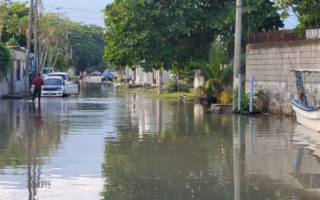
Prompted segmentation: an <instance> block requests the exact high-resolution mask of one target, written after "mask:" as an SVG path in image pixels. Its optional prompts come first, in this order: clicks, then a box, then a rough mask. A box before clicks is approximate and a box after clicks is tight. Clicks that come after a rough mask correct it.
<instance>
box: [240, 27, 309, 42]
mask: <svg viewBox="0 0 320 200" xmlns="http://www.w3.org/2000/svg"><path fill="white" fill-rule="evenodd" d="M305 38H306V35H305V30H304V29H303V30H302V29H295V30H282V31H269V32H261V33H253V34H250V35H249V36H248V37H247V39H246V40H247V43H248V44H254V43H270V42H284V41H296V40H304V39H305Z"/></svg>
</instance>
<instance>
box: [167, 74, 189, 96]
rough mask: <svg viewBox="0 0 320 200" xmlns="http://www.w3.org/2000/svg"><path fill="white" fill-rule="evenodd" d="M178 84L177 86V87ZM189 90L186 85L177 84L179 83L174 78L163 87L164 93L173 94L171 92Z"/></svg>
mask: <svg viewBox="0 0 320 200" xmlns="http://www.w3.org/2000/svg"><path fill="white" fill-rule="evenodd" d="M178 84H179V85H178ZM188 91H189V88H188V85H187V84H184V83H179V81H178V80H177V79H175V78H171V79H169V80H168V81H167V82H166V84H165V87H164V92H165V93H173V92H188Z"/></svg>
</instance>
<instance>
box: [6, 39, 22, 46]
mask: <svg viewBox="0 0 320 200" xmlns="http://www.w3.org/2000/svg"><path fill="white" fill-rule="evenodd" d="M6 45H7V46H20V45H19V42H18V41H17V40H16V39H15V38H10V40H9V41H8V42H6Z"/></svg>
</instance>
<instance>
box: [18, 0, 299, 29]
mask: <svg viewBox="0 0 320 200" xmlns="http://www.w3.org/2000/svg"><path fill="white" fill-rule="evenodd" d="M18 1H21V2H24V1H26V0H18ZM113 1H114V0H42V2H43V4H44V12H54V13H58V12H59V13H63V14H66V15H67V16H68V17H69V18H70V19H71V20H72V21H77V22H83V23H85V24H97V25H99V26H101V27H105V26H104V22H103V13H102V12H101V10H102V9H104V8H105V6H106V5H107V4H110V3H112V2H113ZM284 23H285V28H286V29H293V28H295V26H296V25H297V24H298V21H297V19H296V17H295V16H293V15H290V17H289V18H288V19H287V20H285V21H284Z"/></svg>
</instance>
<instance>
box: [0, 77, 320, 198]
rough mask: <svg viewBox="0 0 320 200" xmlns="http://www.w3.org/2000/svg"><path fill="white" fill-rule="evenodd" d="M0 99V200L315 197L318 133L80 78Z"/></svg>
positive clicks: (275, 119)
mask: <svg viewBox="0 0 320 200" xmlns="http://www.w3.org/2000/svg"><path fill="white" fill-rule="evenodd" d="M80 91H81V92H80V95H79V96H77V97H72V98H67V99H62V98H57V99H43V102H41V104H37V103H35V104H32V103H31V102H29V101H15V100H1V101H0V127H1V131H0V199H139V200H140V199H228V200H229V199H237V200H238V199H239V200H240V199H318V198H319V195H320V194H319V191H320V190H319V189H320V181H319V179H318V177H319V174H320V166H319V156H320V151H319V150H320V135H319V134H318V133H316V132H312V131H310V130H308V129H306V128H304V127H302V126H300V125H297V124H296V122H295V120H294V119H291V118H285V117H278V116H263V117H255V118H249V117H244V116H233V115H213V114H208V113H205V110H206V109H207V108H206V106H203V105H200V104H194V103H192V102H188V101H185V100H177V101H160V100H157V99H148V98H145V95H143V94H136V93H121V92H116V91H115V90H113V87H112V86H108V85H102V84H90V83H81V85H80Z"/></svg>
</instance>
